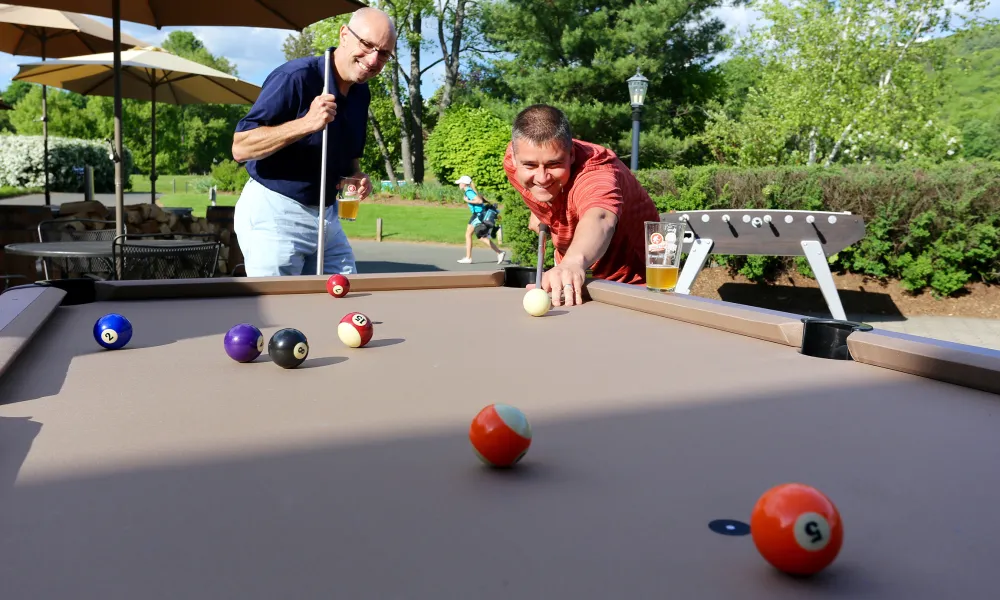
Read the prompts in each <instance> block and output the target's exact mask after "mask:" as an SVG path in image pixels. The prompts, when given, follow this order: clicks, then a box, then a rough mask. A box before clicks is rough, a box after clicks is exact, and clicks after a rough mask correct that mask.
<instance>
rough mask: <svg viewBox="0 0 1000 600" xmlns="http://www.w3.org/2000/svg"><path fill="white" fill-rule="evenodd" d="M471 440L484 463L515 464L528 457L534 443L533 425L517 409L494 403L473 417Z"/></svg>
mask: <svg viewBox="0 0 1000 600" xmlns="http://www.w3.org/2000/svg"><path fill="white" fill-rule="evenodd" d="M469 441H470V442H472V448H473V449H474V450H475V451H476V455H477V456H478V457H479V459H480V460H482V461H483V462H484V463H486V464H488V465H490V466H493V467H511V466H514V465H515V464H517V463H518V462H519V461H520V460H521V459H522V458H524V455H525V454H527V452H528V447H529V446H531V425H530V424H529V423H528V418H527V417H525V416H524V413H523V412H521V411H520V410H518V409H517V408H515V407H513V406H510V405H507V404H490V405H489V406H487V407H486V408H484V409H483V410H481V411H479V414H478V415H476V418H475V419H473V420H472V426H471V427H470V428H469Z"/></svg>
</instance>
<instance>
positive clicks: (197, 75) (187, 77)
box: [14, 46, 260, 203]
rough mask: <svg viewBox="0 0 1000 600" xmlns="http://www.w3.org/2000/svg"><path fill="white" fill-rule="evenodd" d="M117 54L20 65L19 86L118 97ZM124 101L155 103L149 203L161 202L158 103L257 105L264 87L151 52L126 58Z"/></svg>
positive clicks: (162, 52) (141, 51)
mask: <svg viewBox="0 0 1000 600" xmlns="http://www.w3.org/2000/svg"><path fill="white" fill-rule="evenodd" d="M114 61H115V57H114V53H113V52H107V53H104V54H91V55H89V56H73V57H69V58H61V59H55V60H49V61H45V62H40V63H30V64H24V65H20V70H19V71H18V73H17V75H15V76H14V81H30V82H33V83H41V84H43V85H49V86H52V87H56V88H61V89H64V90H70V91H73V92H76V93H78V94H82V95H84V96H114V95H115V85H114V83H115V81H114V80H115V70H114ZM121 74H122V79H121V97H122V98H133V99H136V100H148V101H150V102H152V103H153V114H152V119H151V126H152V139H153V143H152V147H151V149H150V152H151V153H152V168H151V172H150V184H151V196H150V202H151V203H152V202H155V201H156V103H157V102H166V103H167V104H253V103H254V101H255V100H257V96H258V95H260V86H257V85H254V84H252V83H250V82H247V81H243V80H241V79H239V78H237V77H234V76H232V75H230V74H228V73H223V72H222V71H218V70H216V69H212V68H210V67H206V66H205V65H203V64H201V63H197V62H194V61H192V60H188V59H186V58H181V57H180V56H177V55H175V54H171V53H169V52H167V51H166V50H163V49H162V48H156V47H153V46H149V47H146V48H133V49H131V50H126V51H124V52H122V53H121Z"/></svg>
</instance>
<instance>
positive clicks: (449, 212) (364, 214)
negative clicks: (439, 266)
mask: <svg viewBox="0 0 1000 600" xmlns="http://www.w3.org/2000/svg"><path fill="white" fill-rule="evenodd" d="M379 218H381V219H382V240H383V241H387V242H437V243H443V244H465V226H466V225H467V224H468V222H469V209H467V208H464V207H462V208H455V207H451V206H440V205H432V206H410V205H395V204H371V203H367V202H362V203H361V209H360V210H359V211H358V220H357V221H353V222H352V221H342V222H341V224H342V225H343V227H344V231H345V232H347V235H348V236H349V237H350V238H352V239H375V230H376V221H377V219H379Z"/></svg>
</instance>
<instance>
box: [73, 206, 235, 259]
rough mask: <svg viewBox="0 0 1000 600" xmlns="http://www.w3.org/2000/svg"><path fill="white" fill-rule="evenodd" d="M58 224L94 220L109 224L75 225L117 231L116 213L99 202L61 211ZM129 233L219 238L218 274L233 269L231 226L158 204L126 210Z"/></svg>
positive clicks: (126, 228) (79, 227)
mask: <svg viewBox="0 0 1000 600" xmlns="http://www.w3.org/2000/svg"><path fill="white" fill-rule="evenodd" d="M55 219H56V220H66V221H70V220H74V219H94V220H102V221H109V223H108V224H104V223H86V224H81V223H77V224H74V227H76V228H78V229H82V228H86V229H112V230H114V228H115V223H114V221H115V209H114V207H111V208H108V207H106V206H104V204H103V203H101V202H100V201H97V200H91V201H82V202H69V203H66V204H63V205H61V206H60V207H59V216H58V217H56V218H55ZM124 221H125V232H126V233H162V234H178V235H181V236H183V234H209V233H210V234H215V235H216V236H217V237H218V239H219V241H221V242H222V250H221V251H220V252H219V267H218V274H219V275H224V274H228V273H229V272H230V268H231V267H232V266H233V265H230V264H228V263H229V257H230V243H231V242H232V241H233V239H234V238H235V236H234V235H233V232H232V230H231V226H230V225H228V224H219V223H213V222H210V221H208V219H206V218H205V217H193V216H191V215H189V214H184V213H183V212H181V211H174V210H171V209H163V208H161V207H160V206H157V205H155V204H149V203H144V204H134V205H126V206H125V215H124Z"/></svg>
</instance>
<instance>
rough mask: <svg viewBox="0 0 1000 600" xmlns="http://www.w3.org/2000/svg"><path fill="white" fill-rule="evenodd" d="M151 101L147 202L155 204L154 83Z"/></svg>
mask: <svg viewBox="0 0 1000 600" xmlns="http://www.w3.org/2000/svg"><path fill="white" fill-rule="evenodd" d="M152 101H153V107H152V108H153V111H152V121H151V123H150V126H151V127H152V133H153V138H152V144H151V145H150V150H149V159H150V163H149V203H150V204H156V84H155V83H154V84H153V87H152Z"/></svg>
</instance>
